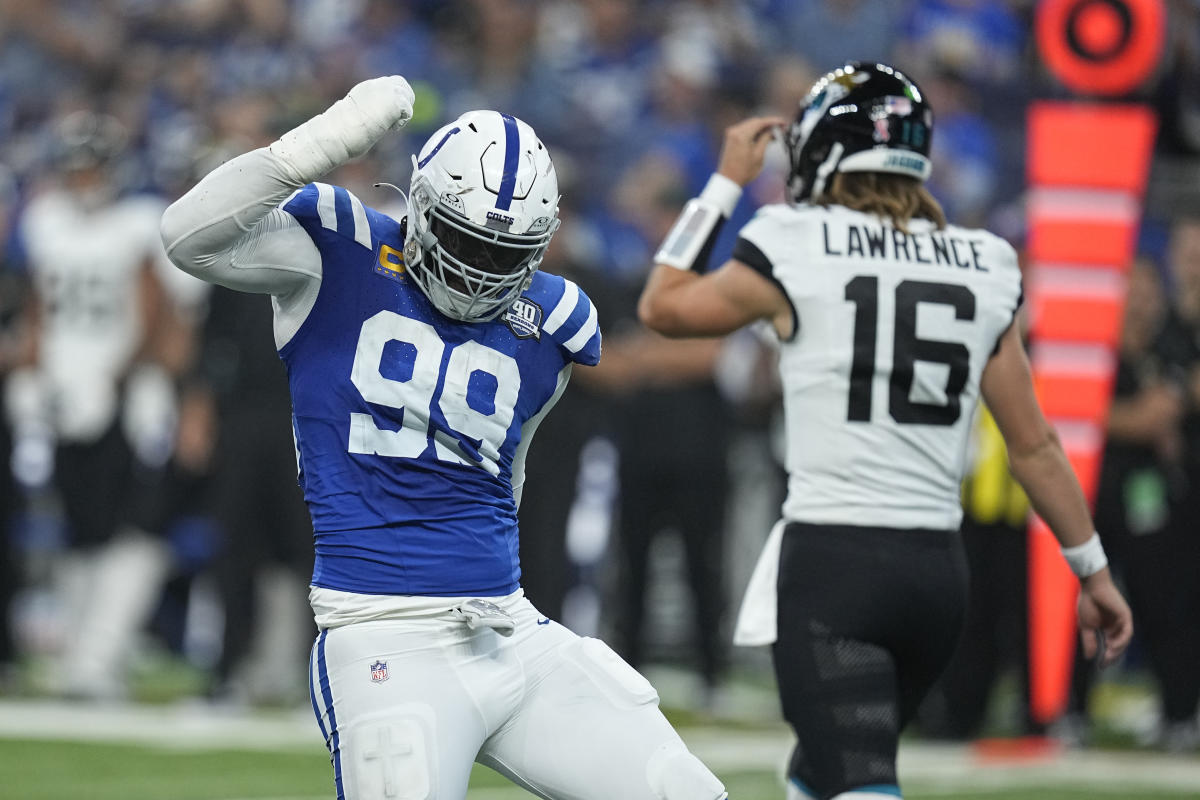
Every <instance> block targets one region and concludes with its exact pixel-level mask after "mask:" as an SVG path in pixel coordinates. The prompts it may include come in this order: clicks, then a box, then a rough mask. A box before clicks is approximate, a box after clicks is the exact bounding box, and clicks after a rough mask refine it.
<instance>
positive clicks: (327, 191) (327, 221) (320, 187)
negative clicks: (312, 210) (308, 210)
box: [313, 183, 338, 231]
mask: <svg viewBox="0 0 1200 800" xmlns="http://www.w3.org/2000/svg"><path fill="white" fill-rule="evenodd" d="M313 185H314V186H316V187H317V217H318V218H320V220H321V227H322V228H325V229H326V230H331V231H336V230H337V227H338V226H337V208H336V206H335V202H336V195H335V194H334V192H333V187H332V186H330V185H329V184H328V183H315V184H313Z"/></svg>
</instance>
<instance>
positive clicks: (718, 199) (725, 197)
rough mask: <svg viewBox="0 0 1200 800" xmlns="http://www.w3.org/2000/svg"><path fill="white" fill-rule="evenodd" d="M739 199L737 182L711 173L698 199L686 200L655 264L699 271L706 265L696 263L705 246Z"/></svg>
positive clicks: (740, 188)
mask: <svg viewBox="0 0 1200 800" xmlns="http://www.w3.org/2000/svg"><path fill="white" fill-rule="evenodd" d="M741 196H742V187H740V186H738V185H737V182H736V181H733V180H731V179H729V178H726V177H725V176H724V175H719V174H717V173H715V172H714V173H713V175H712V177H710V178H709V179H708V183H706V184H705V185H704V190H703V191H702V192H700V196H699V197H693V198H692V199H691V200H688V202H687V205H685V206H684V207H683V212H682V213H680V215H679V219H677V220H676V221H675V225H674V226H672V228H671V232H670V233H668V234H667V238H666V239H664V240H663V243H662V246H661V247H660V248H659V249H658V252H657V253H655V254H654V263H656V264H665V265H666V266H668V267H674V268H675V269H681V270H685V271H688V270H695V271H697V272H702V271H703V270H704V268H705V267H706V266H707V265H706V264H701V263H699V261H700V256H701V254H702V253H704V252H705V250H706V249H705V245H706V244H708V242H709V239H710V238H711V237H712V235H713V232H714V231H715V230H716V229H717V227H718V226H719V225H720V224H721V223H722V222H724V221H725V220H726V219H728V218H729V217H730V215H732V214H733V209H734V208H736V207H737V203H738V200H739V199H741ZM706 260H707V259H706Z"/></svg>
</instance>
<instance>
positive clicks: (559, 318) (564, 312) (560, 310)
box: [542, 279, 579, 336]
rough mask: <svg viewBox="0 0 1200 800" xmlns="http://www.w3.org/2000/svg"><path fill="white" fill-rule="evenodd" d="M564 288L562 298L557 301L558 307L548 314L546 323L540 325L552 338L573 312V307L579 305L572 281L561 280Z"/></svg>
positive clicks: (577, 291)
mask: <svg viewBox="0 0 1200 800" xmlns="http://www.w3.org/2000/svg"><path fill="white" fill-rule="evenodd" d="M563 284H564V288H563V294H562V297H561V298H559V300H558V305H556V306H555V307H554V310H553V311H551V312H550V316H548V317H546V321H545V322H544V323H543V324H542V330H544V331H545V332H546V333H548V334H550V335H551V336H553V335H554V334H555V333H556V332H557V331H558V329H559V328H561V327H562V324H563V323H564V322H566V321H567V317H569V316H571V312H572V311H574V310H575V306H576V305H578V303H579V287H578V286H576V285H575V283H574V282H573V281H569V280H565V279H564V280H563Z"/></svg>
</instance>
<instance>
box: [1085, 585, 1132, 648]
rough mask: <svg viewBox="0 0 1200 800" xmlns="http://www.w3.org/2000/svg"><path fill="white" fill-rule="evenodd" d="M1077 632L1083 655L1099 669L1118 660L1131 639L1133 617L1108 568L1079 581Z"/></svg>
mask: <svg viewBox="0 0 1200 800" xmlns="http://www.w3.org/2000/svg"><path fill="white" fill-rule="evenodd" d="M1079 629H1080V630H1081V631H1082V633H1083V654H1084V655H1085V656H1086V657H1088V658H1096V659H1098V662H1099V665H1100V667H1102V668H1103V667H1107V666H1108V665H1110V664H1112V663H1113V662H1115V661H1116V660H1117V659H1118V658H1120V657H1121V654H1122V653H1124V652H1125V648H1127V647H1128V646H1129V640H1130V639H1132V638H1133V614H1132V613H1131V612H1130V611H1129V604H1128V603H1126V602H1125V598H1124V597H1122V596H1121V592H1120V591H1119V590H1118V589H1117V587H1116V585H1115V584H1114V583H1113V581H1112V575H1111V573H1109V571H1108V567H1105V568H1104V569H1102V570H1100V571H1099V572H1097V573H1096V574H1095V575H1090V576H1088V577H1087V578H1084V579H1083V581H1081V582H1080V587H1079Z"/></svg>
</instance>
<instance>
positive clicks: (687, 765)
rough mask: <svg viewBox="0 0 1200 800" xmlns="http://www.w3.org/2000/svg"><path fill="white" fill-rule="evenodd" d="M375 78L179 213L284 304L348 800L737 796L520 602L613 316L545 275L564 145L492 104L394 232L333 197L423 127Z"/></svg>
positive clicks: (431, 143) (437, 156)
mask: <svg viewBox="0 0 1200 800" xmlns="http://www.w3.org/2000/svg"><path fill="white" fill-rule="evenodd" d="M412 103H413V94H412V90H411V89H410V88H409V86H408V84H407V83H406V82H405V81H404V79H402V78H400V77H396V76H391V77H384V78H376V79H373V80H369V81H365V82H363V83H360V84H358V85H357V86H355V87H354V88H353V89H351V91H350V92H349V94H347V95H346V97H345V98H343V99H342V100H340V101H338V102H337V103H335V104H334V105H333V106H331V107H330V108H329V109H328V110H327V111H325V112H324V113H322V114H319V115H317V116H316V117H314V118H312V119H311V120H309V121H307V122H305V123H304V124H302V125H300V126H299V127H297V128H295V129H294V130H292V131H289V132H288V133H286V134H284V135H283V136H282V137H280V138H279V140H277V141H276V142H274V143H273V144H271V145H270V146H268V147H264V148H261V149H258V150H254V151H252V152H249V153H246V154H243V155H241V156H239V157H237V158H234V159H232V160H231V161H229V162H227V163H226V164H224V165H222V166H220V167H218V168H217V169H216V170H214V171H213V172H212V173H211V174H209V175H208V176H207V177H206V178H204V180H202V181H201V182H200V183H199V184H198V185H197V186H195V187H194V188H193V189H192V190H191V191H189V192H188V193H187V194H186V195H185V196H184V197H182V198H181V199H180V200H178V201H177V202H176V203H175V204H174V205H172V206H171V208H169V209H168V210H167V212H166V214H165V215H164V217H163V225H162V232H163V240H164V243H165V244H166V247H167V251H168V253H169V254H170V256H171V258H172V260H173V261H174V262H175V263H176V264H177V265H178V266H179V267H180V268H181V269H183V270H185V271H187V272H190V273H192V274H194V275H198V276H200V277H201V278H204V279H205V280H209V281H212V282H214V283H219V284H222V285H225V286H229V287H232V288H235V289H240V290H245V291H252V292H263V293H267V294H270V295H271V301H272V305H273V308H274V312H275V317H274V332H275V340H276V345H277V346H278V348H279V354H280V357H281V358H282V359H283V361H284V363H285V364H286V366H287V371H288V380H289V384H290V387H291V393H292V408H293V426H294V430H295V436H296V447H297V451H298V457H299V468H300V469H299V472H300V484H301V487H302V488H303V490H304V495H305V499H306V501H307V503H308V506H309V510H310V512H311V515H312V519H313V527H314V530H315V540H316V564H315V568H314V573H313V578H312V587H311V592H310V600H311V602H312V607H313V611H314V613H315V616H316V621H317V626H318V628H319V629H320V634H319V635H318V638H317V641H316V643H315V645H314V647H313V651H312V659H311V670H310V673H311V694H312V705H313V710H314V712H315V713H316V717H317V722H318V725H319V726H320V728H321V732H322V734H323V735H324V736H325V740H326V744H327V746H328V748H329V752H330V756H331V760H332V763H333V769H334V781H335V784H336V789H337V796H338V797H339V798H349V800H373V799H374V798H384V797H409V798H438V799H439V800H446V799H448V798H462V797H464V796H465V794H466V791H467V783H468V778H469V775H470V772H471V765H472V762H476V761H478V762H479V763H482V764H487V765H488V766H490V767H492V768H493V769H495V770H497V771H499V772H500V773H502V774H504V775H506V776H507V777H508V778H510V779H511V780H512V781H514V782H515V783H517V784H519V785H520V786H522V787H524V788H526V789H528V790H529V791H531V792H533V793H534V794H536V795H537V796H539V797H545V798H606V799H607V798H614V797H619V798H623V800H630V799H636V798H645V800H719V798H724V797H725V796H726V795H725V790H724V787H723V786H722V785H721V782H720V781H719V780H717V778H716V777H714V776H713V774H712V773H711V772H709V771H708V769H706V768H705V767H704V766H703V765H702V764H701V763H700V762H699V761H698V760H697V759H696V758H695V757H694V756H693V755H692V754H691V753H689V752H688V750H687V748H686V747H685V746H684V744H683V742H682V741H681V740H680V738H679V736H678V735H677V734H676V733H675V731H674V730H673V729H672V728H671V726H670V724H669V723H668V722H667V721H666V719H665V718H664V717H663V715H662V714H661V712H660V711H659V710H658V703H657V701H658V698H657V695H656V693H655V691H654V689H653V688H652V687H651V686H650V684H649V683H648V682H647V681H646V680H645V679H644V678H643V677H642V676H641V675H639V674H638V673H637V672H636V671H634V670H633V669H632V668H630V667H629V666H628V665H627V664H625V663H624V662H623V661H622V660H621V659H620V658H619V657H618V656H616V655H615V654H614V653H613V652H612V650H610V649H609V648H608V647H607V646H606V645H605V644H603V643H602V642H600V641H597V640H595V639H588V638H581V637H578V636H576V635H575V634H573V633H571V632H570V631H568V630H567V629H566V628H563V627H562V626H560V625H559V624H558V623H556V622H554V621H552V620H548V619H546V618H544V617H541V616H540V615H539V613H538V611H537V610H536V609H535V608H534V607H533V606H532V605H531V604H530V603H529V601H528V600H526V599H525V598H524V596H523V594H522V590H521V586H520V582H519V578H520V566H519V563H518V559H517V504H518V502H519V500H520V496H521V488H522V483H523V464H524V458H525V452H526V450H527V448H528V447H529V443H530V440H531V438H532V436H533V433H534V430H535V429H536V427H537V425H538V423H539V422H540V421H541V419H542V418H543V417H544V416H545V415H546V414H547V413H548V412H549V411H550V408H551V407H552V406H553V405H554V403H555V401H556V400H557V399H558V397H559V396H560V395H561V394H562V392H563V389H564V388H565V387H566V384H567V380H568V378H569V376H570V374H571V368H572V366H573V365H574V364H584V365H592V364H595V363H596V362H597V361H598V360H599V358H600V329H599V326H598V324H597V319H596V310H595V308H594V307H593V305H592V303H591V301H590V300H589V299H588V298H587V296H586V295H585V294H584V293H583V292H581V291H580V290H579V289H578V287H577V286H576V285H575V284H573V283H572V282H570V281H568V280H565V279H563V278H561V277H557V276H554V275H550V274H547V273H544V272H539V271H538V266H539V264H540V263H541V260H542V256H543V254H544V253H545V250H546V245H547V244H548V242H549V241H550V237H551V236H552V235H553V234H554V231H555V229H556V228H557V227H558V215H557V212H558V186H557V181H556V178H555V173H554V165H553V163H552V162H551V160H550V156H549V153H548V152H547V151H546V148H545V147H544V146H543V144H542V143H541V141H539V140H538V138H537V136H536V134H535V133H534V132H533V130H532V129H531V128H530V127H529V126H528V125H527V124H525V123H524V122H522V121H520V120H518V119H515V118H513V117H512V116H509V115H507V114H501V113H497V112H494V111H472V112H469V113H467V114H464V115H462V116H461V117H459V118H458V119H457V120H455V121H454V122H452V123H451V124H449V125H447V126H446V127H444V128H442V129H441V130H439V131H437V132H436V133H434V134H433V136H431V137H430V139H429V140H428V142H426V143H425V145H424V146H423V147H422V148H421V149H420V152H419V153H418V154H417V155H416V156H414V158H413V165H414V171H413V174H412V182H411V187H410V192H409V204H408V213H407V216H406V218H404V219H401V220H396V219H392V218H391V217H388V216H386V215H384V214H381V213H379V212H377V211H375V210H374V209H371V208H367V207H365V206H364V205H363V203H362V202H361V201H360V200H358V199H357V198H356V197H355V196H354V195H352V194H350V193H349V192H347V191H346V190H345V189H343V188H341V187H336V186H330V185H327V184H322V183H314V181H316V180H317V179H318V178H320V177H321V176H322V175H324V174H326V173H327V172H329V171H330V170H332V169H333V168H335V167H337V166H338V165H340V164H342V163H344V162H346V161H347V160H349V159H352V158H354V157H356V156H359V155H362V154H363V153H365V152H366V151H367V150H368V149H370V147H371V146H372V145H373V144H374V143H375V142H376V141H378V140H379V139H380V138H382V137H383V136H385V135H386V134H387V133H388V132H389V131H393V130H396V129H398V128H399V127H401V126H403V125H404V124H405V123H406V122H407V121H408V119H409V118H410V117H411V115H412Z"/></svg>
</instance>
